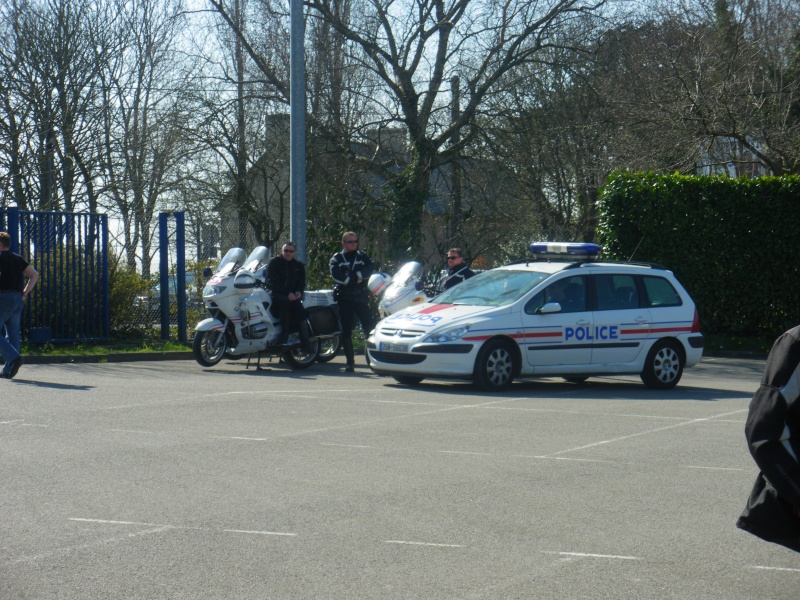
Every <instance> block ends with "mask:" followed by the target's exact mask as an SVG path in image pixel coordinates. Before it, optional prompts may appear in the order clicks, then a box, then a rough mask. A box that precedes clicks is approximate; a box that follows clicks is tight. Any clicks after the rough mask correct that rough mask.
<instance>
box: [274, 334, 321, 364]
mask: <svg viewBox="0 0 800 600" xmlns="http://www.w3.org/2000/svg"><path fill="white" fill-rule="evenodd" d="M309 343H310V344H311V346H312V348H313V350H312V351H311V352H306V351H305V350H303V346H302V344H298V345H296V346H291V347H290V348H289V349H288V350H286V351H284V353H283V360H284V362H286V364H287V365H289V366H290V367H292V368H293V369H307V368H308V367H310V366H311V365H313V364H314V363H315V362H316V360H317V356H319V340H318V339H316V338H315V339H312V340H310V342H309Z"/></svg>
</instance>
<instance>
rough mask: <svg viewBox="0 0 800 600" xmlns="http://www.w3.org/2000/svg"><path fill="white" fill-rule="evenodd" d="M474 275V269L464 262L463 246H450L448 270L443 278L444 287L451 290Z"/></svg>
mask: <svg viewBox="0 0 800 600" xmlns="http://www.w3.org/2000/svg"><path fill="white" fill-rule="evenodd" d="M474 275H475V273H474V272H473V271H472V269H470V268H469V267H468V266H467V264H466V263H465V262H464V253H463V252H462V251H461V248H450V250H448V251H447V272H446V273H445V276H444V279H442V288H443V289H445V290H449V289H450V288H451V287H453V286H454V285H458V284H459V283H461V282H462V281H464V280H465V279H469V278H470V277H472V276H474Z"/></svg>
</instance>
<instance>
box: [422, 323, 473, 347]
mask: <svg viewBox="0 0 800 600" xmlns="http://www.w3.org/2000/svg"><path fill="white" fill-rule="evenodd" d="M468 331H469V325H459V326H458V327H451V328H450V329H445V330H444V331H439V332H437V333H432V334H431V335H429V336H428V337H426V338H425V340H424V341H426V342H434V343H441V342H453V341H455V340H457V339H459V338H460V337H461V336H462V335H464V334H465V333H467V332H468Z"/></svg>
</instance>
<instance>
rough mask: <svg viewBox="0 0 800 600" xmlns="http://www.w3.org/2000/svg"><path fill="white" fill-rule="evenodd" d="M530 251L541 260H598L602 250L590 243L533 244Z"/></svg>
mask: <svg viewBox="0 0 800 600" xmlns="http://www.w3.org/2000/svg"><path fill="white" fill-rule="evenodd" d="M530 251H531V252H532V253H533V254H535V255H536V256H537V257H539V258H556V259H560V260H584V259H596V258H597V257H598V256H599V255H600V252H601V251H602V248H601V247H600V246H599V245H597V244H592V243H589V242H531V245H530Z"/></svg>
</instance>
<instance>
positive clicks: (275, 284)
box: [266, 242, 308, 350]
mask: <svg viewBox="0 0 800 600" xmlns="http://www.w3.org/2000/svg"><path fill="white" fill-rule="evenodd" d="M296 252H297V246H295V243H294V242H286V243H285V244H284V245H283V247H282V248H281V254H280V256H275V257H273V258H272V259H271V260H270V261H269V263H267V273H266V280H267V289H268V290H269V293H270V296H272V306H271V307H270V310H272V314H273V315H275V316H276V317H278V318H279V319H280V320H281V334H280V336H279V337H278V339H277V340H276V343H277V344H285V343H286V341H287V339H288V337H289V332H290V331H292V330H293V329H294V328H293V327H292V326H293V325H296V326H297V327H298V328H299V331H300V339H301V341H302V342H303V345H304V346H306V350H308V347H307V346H308V331H307V328H306V327H304V325H305V320H306V313H305V309H304V308H303V303H302V299H303V293H304V292H305V291H306V266H305V265H304V264H303V263H301V262H300V261H299V260H297V259H296V258H295V253H296Z"/></svg>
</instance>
